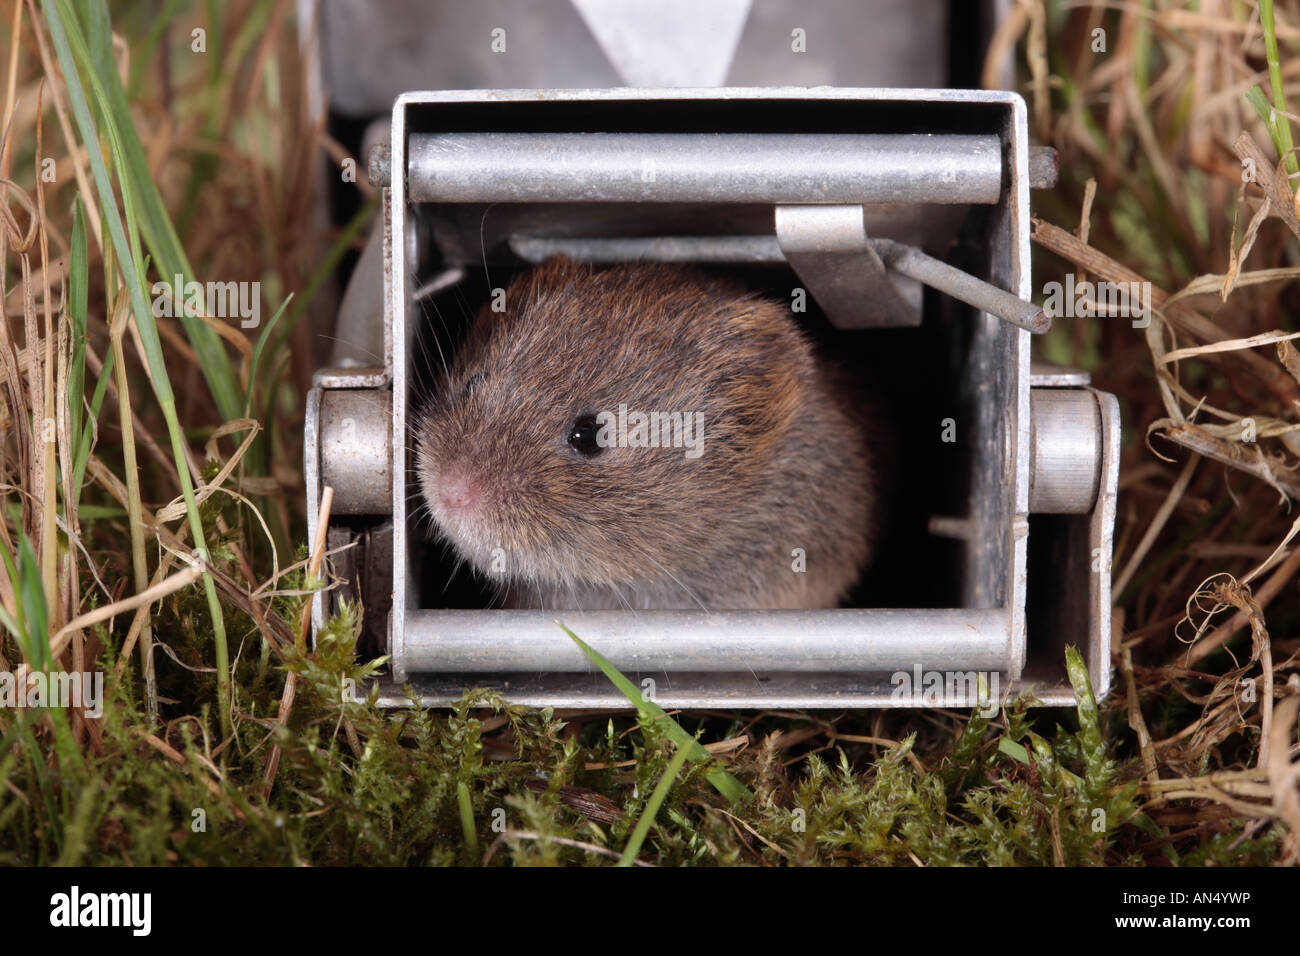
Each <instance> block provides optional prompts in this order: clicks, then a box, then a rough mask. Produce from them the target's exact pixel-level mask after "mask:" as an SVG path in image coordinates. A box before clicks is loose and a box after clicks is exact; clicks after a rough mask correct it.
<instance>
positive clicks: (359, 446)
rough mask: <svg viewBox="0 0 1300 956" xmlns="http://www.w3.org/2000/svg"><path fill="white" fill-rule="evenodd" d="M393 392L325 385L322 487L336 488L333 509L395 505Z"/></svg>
mask: <svg viewBox="0 0 1300 956" xmlns="http://www.w3.org/2000/svg"><path fill="white" fill-rule="evenodd" d="M392 462H393V393H392V392H390V391H387V390H386V389H368V388H356V389H325V390H324V391H322V392H321V398H320V480H321V487H322V488H323V487H326V486H328V487H332V488H333V489H334V506H333V511H334V513H335V514H345V515H384V514H392V511H393V465H392Z"/></svg>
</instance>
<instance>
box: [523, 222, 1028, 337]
mask: <svg viewBox="0 0 1300 956" xmlns="http://www.w3.org/2000/svg"><path fill="white" fill-rule="evenodd" d="M871 245H872V248H874V249H875V250H876V254H877V255H879V256H880V258H881V260H882V261H883V262H884V263H885V265H886V266H887V267H889V268H890V269H893V270H895V271H896V272H899V273H900V274H902V275H905V276H908V277H910V278H912V279H915V280H916V281H918V282H920V283H921V284H923V285H928V286H930V288H932V289H937V290H938V291H940V292H943V293H945V294H947V295H950V296H952V297H953V298H954V299H958V300H960V301H962V302H965V303H966V304H967V305H972V306H974V307H975V308H977V309H981V310H983V311H985V312H988V313H990V314H991V315H996V316H997V317H998V318H1000V319H1003V320H1005V321H1007V322H1010V323H1011V324H1012V325H1015V326H1017V327H1019V328H1022V329H1027V330H1028V331H1030V332H1033V333H1035V334H1041V333H1043V332H1046V331H1048V330H1049V329H1051V327H1052V317H1051V316H1050V315H1048V314H1047V313H1046V312H1044V311H1043V310H1042V309H1040V308H1039V307H1038V306H1036V305H1035V304H1034V303H1032V302H1025V301H1023V300H1021V299H1018V298H1017V297H1016V296H1014V295H1012V294H1011V293H1010V292H1006V291H1004V290H1002V289H999V288H998V287H997V286H995V285H993V284H991V283H988V282H985V281H984V280H983V279H977V278H976V277H975V276H973V275H971V274H970V273H967V272H962V271H961V270H960V269H956V268H953V267H952V266H950V265H948V264H947V263H944V262H940V261H939V260H938V259H934V258H931V257H930V256H927V255H926V254H925V253H924V252H922V251H921V250H920V249H917V248H915V247H914V246H909V245H906V244H905V243H902V242H895V241H894V240H892V239H872V240H871ZM510 248H511V249H512V250H513V251H514V252H515V254H516V255H518V256H520V257H521V258H522V259H524V260H525V261H527V262H534V263H536V262H543V261H544V260H546V259H548V258H549V257H551V256H555V255H565V256H568V257H569V258H571V259H577V260H578V261H580V262H594V263H611V262H636V261H641V262H712V263H729V264H730V263H749V264H770V265H777V264H784V263H785V261H786V260H785V255H784V253H782V252H781V244H780V243H779V242H777V239H776V237H775V236H665V237H660V238H653V239H602V238H573V239H550V238H541V237H534V236H511V237H510Z"/></svg>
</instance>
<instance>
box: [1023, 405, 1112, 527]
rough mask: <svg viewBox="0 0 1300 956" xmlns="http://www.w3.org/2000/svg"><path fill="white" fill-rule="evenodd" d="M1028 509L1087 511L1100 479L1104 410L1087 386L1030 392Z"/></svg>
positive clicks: (1076, 512)
mask: <svg viewBox="0 0 1300 956" xmlns="http://www.w3.org/2000/svg"><path fill="white" fill-rule="evenodd" d="M1029 409H1030V439H1029V442H1030V444H1029V447H1030V452H1029V510H1030V511H1031V512H1034V513H1036V514H1067V515H1075V514H1087V513H1088V512H1090V511H1092V508H1093V505H1094V504H1095V503H1096V501H1097V488H1098V483H1099V482H1100V481H1101V412H1100V410H1099V409H1098V407H1097V399H1096V398H1095V397H1094V396H1093V394H1092V392H1091V391H1090V390H1088V389H1086V388H1035V389H1031V390H1030V392H1029Z"/></svg>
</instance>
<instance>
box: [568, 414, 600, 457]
mask: <svg viewBox="0 0 1300 956" xmlns="http://www.w3.org/2000/svg"><path fill="white" fill-rule="evenodd" d="M599 430H600V429H599V427H598V426H597V425H596V416H595V415H579V416H578V417H577V418H575V419H574V420H573V424H572V425H570V426H569V444H570V445H572V446H573V448H574V449H575V450H576V451H577V452H578V453H579V454H582V455H586V456H587V457H588V458H593V457H595V456H596V455H599V454H600V453H601V452H602V451H604V449H603V448H601V446H600V445H599V444H598V443H597V442H596V433H597V432H598V431H599Z"/></svg>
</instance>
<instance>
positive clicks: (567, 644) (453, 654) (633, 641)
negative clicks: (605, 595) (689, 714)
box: [404, 608, 1011, 674]
mask: <svg viewBox="0 0 1300 956" xmlns="http://www.w3.org/2000/svg"><path fill="white" fill-rule="evenodd" d="M557 620H562V621H564V623H565V624H566V625H567V626H568V627H569V628H570V629H572V630H573V632H574V633H575V634H577V635H578V636H579V637H581V638H582V639H583V640H584V641H586V642H587V643H588V644H590V645H591V646H592V647H594V648H595V649H596V650H598V651H599V652H600V653H601V654H603V655H604V656H605V657H606V658H608V659H609V660H610V661H611V662H612V663H613V664H614V666H615V667H618V668H620V669H621V670H626V671H646V670H653V671H666V672H669V673H671V672H673V671H688V672H706V673H715V672H742V673H743V672H749V671H755V672H758V671H763V672H776V673H785V672H799V673H826V672H839V673H868V672H886V673H889V672H894V671H899V670H911V669H912V668H913V667H914V666H915V665H917V664H920V665H922V666H923V667H926V668H931V669H940V670H979V671H990V672H991V671H1001V670H1005V668H1006V666H1007V662H1008V660H1009V657H1010V653H1011V651H1010V635H1009V626H1008V618H1007V612H1006V611H1005V610H1003V609H1000V608H994V609H985V610H971V609H964V608H956V609H939V610H935V609H925V610H876V609H872V610H856V609H849V610H819V611H718V612H713V613H707V612H703V611H586V612H583V611H558V612H557V611H459V610H445V611H437V610H416V609H411V610H409V611H408V612H407V614H406V621H405V627H404V631H405V643H406V647H405V661H404V663H405V670H406V672H407V673H408V674H415V673H437V674H448V673H476V672H477V673H501V672H512V671H513V672H530V673H538V672H559V673H564V672H568V673H573V672H579V673H581V672H587V671H591V670H594V669H595V668H594V666H593V665H592V663H591V662H590V661H589V660H588V659H587V657H586V655H585V654H584V653H583V652H582V651H581V650H580V649H579V648H578V646H577V645H576V644H574V643H573V641H571V640H570V639H569V637H568V636H567V635H566V634H565V633H564V631H562V630H561V629H560V627H559V625H558V624H557Z"/></svg>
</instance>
